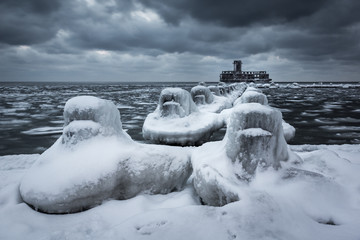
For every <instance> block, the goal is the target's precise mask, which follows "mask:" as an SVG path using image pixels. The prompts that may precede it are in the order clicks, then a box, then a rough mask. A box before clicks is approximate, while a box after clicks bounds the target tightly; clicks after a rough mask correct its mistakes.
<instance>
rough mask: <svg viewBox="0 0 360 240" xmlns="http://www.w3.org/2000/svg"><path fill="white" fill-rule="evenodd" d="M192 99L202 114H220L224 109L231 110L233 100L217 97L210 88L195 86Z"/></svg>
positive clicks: (192, 90)
mask: <svg viewBox="0 0 360 240" xmlns="http://www.w3.org/2000/svg"><path fill="white" fill-rule="evenodd" d="M190 93H191V97H192V99H193V100H194V102H195V103H196V105H197V107H198V109H199V110H200V111H202V112H214V113H219V112H221V111H222V110H224V109H227V108H231V107H232V104H231V100H230V99H228V98H227V97H224V96H215V95H213V94H212V92H211V91H210V89H209V88H207V87H204V86H195V87H193V88H192V89H191V91H190Z"/></svg>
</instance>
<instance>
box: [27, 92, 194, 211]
mask: <svg viewBox="0 0 360 240" xmlns="http://www.w3.org/2000/svg"><path fill="white" fill-rule="evenodd" d="M89 99H90V100H91V101H89V105H88V106H87V105H86V103H85V102H86V101H87V100H89ZM75 100H76V101H75ZM95 100H96V101H95ZM110 103H111V102H109V101H105V100H101V99H98V98H93V97H91V98H88V97H77V98H75V99H71V100H69V101H68V102H67V104H66V108H65V111H66V114H64V115H65V116H66V119H65V122H66V124H67V125H66V126H65V128H64V133H63V135H62V136H61V137H60V138H59V139H58V140H57V141H56V142H55V144H54V145H53V146H51V147H50V148H49V149H48V150H47V151H45V152H44V153H43V154H42V155H40V157H39V159H38V160H37V161H36V163H35V164H34V165H33V167H32V168H31V169H30V170H29V171H28V172H27V173H26V174H25V176H24V178H23V179H22V181H21V183H20V194H21V197H22V199H23V200H24V201H25V202H26V203H28V204H29V205H31V206H33V207H34V208H35V209H37V210H40V211H42V212H47V213H71V212H78V211H82V210H85V209H88V208H91V207H93V206H96V205H98V204H101V203H102V202H103V201H105V200H107V199H128V198H131V197H134V196H135V195H137V194H139V193H149V194H165V193H169V192H171V191H174V190H179V189H181V188H182V187H183V186H184V185H185V183H186V181H187V179H188V178H189V176H190V174H191V172H192V167H191V162H190V154H189V153H188V149H185V148H178V147H169V146H158V145H146V144H139V143H136V142H134V141H133V140H132V139H131V138H130V137H129V136H128V135H127V134H126V133H125V132H123V131H122V129H119V128H118V126H117V125H115V124H116V122H117V121H119V122H117V123H120V128H121V121H120V113H119V111H118V110H117V109H116V107H115V106H114V105H112V104H110ZM104 106H107V111H100V112H97V111H98V110H99V109H100V110H101V109H102V107H104ZM100 113H101V114H104V115H105V116H102V118H100ZM73 114H75V116H74V115H73ZM99 118H100V120H98V119H99ZM69 119H72V121H69ZM104 119H106V120H104ZM94 120H95V121H96V122H95V121H94ZM110 129H113V132H111V131H110ZM103 132H105V133H106V134H102V133H103Z"/></svg>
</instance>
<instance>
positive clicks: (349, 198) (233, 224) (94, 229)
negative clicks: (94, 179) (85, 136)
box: [0, 145, 360, 240]
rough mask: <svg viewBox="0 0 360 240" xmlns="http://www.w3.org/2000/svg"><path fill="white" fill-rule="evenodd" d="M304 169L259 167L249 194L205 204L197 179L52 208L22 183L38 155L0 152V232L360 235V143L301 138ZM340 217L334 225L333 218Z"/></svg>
mask: <svg viewBox="0 0 360 240" xmlns="http://www.w3.org/2000/svg"><path fill="white" fill-rule="evenodd" d="M290 148H291V149H292V150H293V151H295V153H297V154H298V155H299V156H300V157H301V158H302V159H303V160H304V162H303V163H302V164H301V165H300V166H299V167H300V168H301V169H304V170H307V171H312V172H315V173H319V174H322V175H324V176H325V178H324V179H323V178H317V177H309V176H306V175H304V176H298V177H295V178H292V179H288V180H286V181H283V180H282V181H281V182H279V177H278V174H275V173H274V171H266V172H263V173H257V175H256V177H255V179H254V181H253V182H252V183H251V184H250V185H249V186H248V187H246V188H244V193H246V194H244V197H243V198H242V199H241V200H240V201H238V202H234V203H230V204H227V205H225V206H223V207H210V206H204V205H201V203H200V202H199V199H198V198H197V196H196V194H195V193H194V190H193V187H192V185H191V183H190V181H191V180H192V178H190V180H189V183H188V184H187V185H186V187H185V189H184V190H182V191H180V192H172V193H170V194H166V195H143V194H142V195H139V196H136V197H134V198H131V199H128V200H108V201H106V202H104V203H103V204H102V205H100V206H97V207H95V208H93V209H90V210H87V211H85V212H81V213H74V214H66V215H50V214H44V213H39V212H36V211H34V210H33V209H32V208H30V207H29V206H28V205H26V204H25V203H23V202H22V200H21V198H20V196H19V192H18V187H19V182H20V180H21V179H22V177H23V175H24V173H25V171H26V170H27V169H28V168H29V167H30V166H31V165H32V163H33V162H34V161H35V160H36V159H37V158H38V156H39V155H38V154H30V155H7V156H1V157H0V178H1V181H0V182H1V184H0V215H1V216H2V217H1V218H0V239H354V240H355V239H358V237H359V236H360V230H359V228H358V226H359V225H360V175H359V174H358V173H359V171H360V158H359V156H360V145H294V146H290ZM332 224H334V225H332Z"/></svg>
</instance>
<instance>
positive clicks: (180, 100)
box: [155, 88, 199, 117]
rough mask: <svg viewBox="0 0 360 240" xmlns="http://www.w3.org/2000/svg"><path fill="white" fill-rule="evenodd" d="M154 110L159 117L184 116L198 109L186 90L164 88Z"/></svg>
mask: <svg viewBox="0 0 360 240" xmlns="http://www.w3.org/2000/svg"><path fill="white" fill-rule="evenodd" d="M155 111H156V112H157V113H159V114H160V116H161V117H168V116H170V117H185V116H188V115H190V114H191V113H193V112H198V111H199V110H198V109H197V107H196V105H195V103H194V102H193V100H192V99H191V96H190V93H189V92H188V91H186V90H184V89H181V88H165V89H163V90H162V91H161V93H160V99H159V105H158V108H157V109H156V110H155Z"/></svg>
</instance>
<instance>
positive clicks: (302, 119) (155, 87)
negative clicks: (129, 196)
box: [0, 83, 360, 155]
mask: <svg viewBox="0 0 360 240" xmlns="http://www.w3.org/2000/svg"><path fill="white" fill-rule="evenodd" d="M194 84H195V83H179V84H174V83H152V84H112V85H108V84H62V83H27V84H24V83H22V84H20V83H0V116H1V118H0V132H1V134H0V155H7V154H20V153H41V152H43V151H44V150H45V149H47V148H48V147H49V146H51V144H53V143H54V142H55V140H56V139H57V138H58V137H59V136H60V133H61V130H62V125H63V117H62V112H63V107H64V105H65V102H66V101H67V100H68V99H70V98H71V97H74V96H79V95H93V96H97V97H100V98H104V99H108V100H111V101H113V102H114V103H115V104H116V106H117V107H118V109H119V110H120V112H121V119H122V122H123V128H124V129H127V132H128V133H129V134H130V135H131V136H132V138H133V139H135V140H137V141H143V139H142V135H141V129H142V124H143V122H144V119H145V117H146V116H147V114H149V113H150V112H152V111H154V109H155V108H156V105H157V101H158V97H159V94H160V91H161V90H162V89H163V88H164V87H182V88H184V89H186V90H190V89H191V87H193V86H194ZM263 91H264V93H265V94H266V95H267V96H268V99H269V103H270V105H271V106H274V107H277V108H279V109H280V110H281V111H282V113H283V117H284V119H285V120H286V121H287V122H289V123H290V124H292V125H293V126H294V127H295V128H296V130H297V132H296V137H295V139H294V140H293V141H292V142H291V144H307V143H308V144H343V143H360V90H359V88H350V89H340V88H306V89H287V88H278V89H263ZM224 132H225V129H222V130H221V131H219V132H218V133H217V134H215V136H214V137H213V140H219V139H221V138H222V136H223V134H224Z"/></svg>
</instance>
